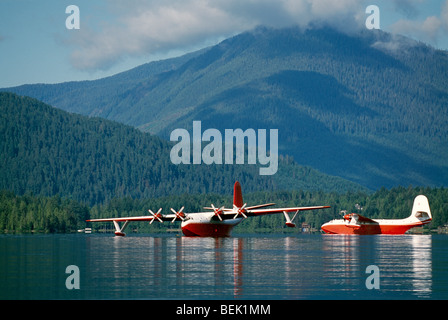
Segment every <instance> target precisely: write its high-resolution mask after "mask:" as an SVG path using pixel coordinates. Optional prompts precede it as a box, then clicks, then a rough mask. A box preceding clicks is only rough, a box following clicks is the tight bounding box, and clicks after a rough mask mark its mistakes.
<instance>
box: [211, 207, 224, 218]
mask: <svg viewBox="0 0 448 320" xmlns="http://www.w3.org/2000/svg"><path fill="white" fill-rule="evenodd" d="M212 209H213V212H214V213H215V216H218V218H219V220H221V221H222V218H221V214H222V212H223V210H224V207H221V208H219V209H217V208H215V206H214V205H213V203H212Z"/></svg>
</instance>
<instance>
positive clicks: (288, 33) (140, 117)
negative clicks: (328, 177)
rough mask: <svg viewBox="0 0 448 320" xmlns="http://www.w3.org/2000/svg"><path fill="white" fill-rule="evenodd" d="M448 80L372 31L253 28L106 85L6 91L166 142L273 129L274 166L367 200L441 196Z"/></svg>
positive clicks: (425, 53)
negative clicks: (197, 130)
mask: <svg viewBox="0 0 448 320" xmlns="http://www.w3.org/2000/svg"><path fill="white" fill-rule="evenodd" d="M149 70H152V71H149ZM446 70H448V55H447V54H446V52H443V51H440V50H434V49H432V48H431V47H428V46H425V45H423V44H420V43H416V42H414V41H411V40H409V39H407V38H403V37H397V36H394V35H390V34H388V33H385V32H382V31H380V30H365V31H359V32H358V31H357V32H353V33H351V34H349V33H344V32H341V31H338V30H337V29H334V28H329V27H322V28H308V29H301V28H299V27H290V28H283V29H275V28H268V27H263V26H260V27H258V28H255V29H253V30H251V31H248V32H244V33H242V34H239V35H236V36H234V37H232V38H229V39H226V40H224V41H222V42H221V43H219V44H217V45H215V46H212V47H210V48H206V49H204V50H202V51H200V52H196V53H192V54H191V55H190V56H183V57H179V58H175V59H170V60H169V61H168V60H166V61H159V62H157V63H152V64H151V65H144V66H142V67H138V68H135V69H133V70H132V71H129V72H128V73H123V74H120V75H117V76H114V77H110V78H108V79H107V81H105V80H104V81H103V80H98V81H91V82H86V83H65V84H58V85H47V86H39V87H37V86H32V85H31V86H23V87H18V88H12V89H10V90H11V91H14V92H17V93H19V94H23V95H29V96H33V97H36V98H38V99H40V100H42V101H44V102H47V103H49V104H51V105H53V106H55V107H58V108H61V109H64V110H68V111H71V112H77V113H82V114H86V115H96V116H101V117H105V118H107V119H112V120H115V121H119V122H123V123H126V124H130V125H133V126H135V127H139V128H140V129H142V130H145V131H149V132H151V133H153V134H157V135H159V136H161V137H163V138H165V139H168V138H169V134H170V132H171V131H173V130H174V129H176V128H185V129H187V130H190V129H191V127H192V123H193V121H194V120H201V121H202V125H203V128H215V129H218V130H225V129H232V128H243V129H245V128H254V129H258V128H262V129H271V128H272V129H278V130H279V150H280V153H281V154H285V155H292V156H293V157H294V158H295V159H296V161H297V162H298V163H300V164H303V165H307V166H311V167H314V168H317V169H319V170H321V171H323V172H326V173H328V174H332V175H337V176H341V177H344V178H346V179H350V180H352V181H355V182H358V183H361V184H363V185H364V186H367V187H369V188H379V187H381V186H386V187H391V186H395V185H408V184H414V185H421V184H423V185H431V186H439V185H446V184H447V181H448V168H447V165H446V163H444V161H443V160H441V159H446V157H447V156H448V143H447V137H448V114H447V111H446V101H447V99H448V89H447V88H448V76H447V74H446ZM204 130H205V129H204Z"/></svg>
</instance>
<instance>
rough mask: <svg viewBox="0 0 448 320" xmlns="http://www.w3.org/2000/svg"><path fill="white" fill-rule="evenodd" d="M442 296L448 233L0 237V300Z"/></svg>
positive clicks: (446, 294) (447, 275)
mask: <svg viewBox="0 0 448 320" xmlns="http://www.w3.org/2000/svg"><path fill="white" fill-rule="evenodd" d="M70 265H74V266H76V267H78V270H79V273H76V272H75V273H71V272H70V271H68V273H66V268H67V266H70ZM369 266H376V267H377V272H375V271H373V273H372V272H371V271H369V272H367V273H366V270H367V268H368V267H369ZM76 275H79V277H78V278H76ZM69 277H70V279H71V280H70V281H71V282H70V283H72V284H75V283H76V279H79V289H71V290H69V289H68V288H67V286H66V280H67V279H68V278H69ZM73 279H75V280H73ZM366 283H368V284H374V283H376V284H378V285H379V289H376V288H375V287H374V288H372V289H368V288H367V286H368V285H366ZM447 298H448V236H446V235H400V236H397V235H395V236H390V235H375V236H356V235H321V234H303V235H293V236H286V235H237V234H235V235H234V236H233V237H230V238H218V239H214V238H187V237H181V236H178V235H136V234H134V235H132V234H131V235H128V236H127V237H114V236H113V235H111V234H107V235H101V234H71V235H1V236H0V299H181V300H188V299H200V300H205V299H214V300H216V299H226V300H227V299H232V300H233V299H246V300H251V299H257V300H264V299H270V300H285V299H286V300H289V299H447Z"/></svg>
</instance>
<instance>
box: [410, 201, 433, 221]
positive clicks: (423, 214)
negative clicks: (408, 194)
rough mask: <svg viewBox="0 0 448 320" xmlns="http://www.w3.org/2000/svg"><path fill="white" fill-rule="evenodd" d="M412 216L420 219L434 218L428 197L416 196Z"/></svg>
mask: <svg viewBox="0 0 448 320" xmlns="http://www.w3.org/2000/svg"><path fill="white" fill-rule="evenodd" d="M411 217H412V218H417V219H418V220H419V221H427V220H432V215H431V209H430V208H429V202H428V198H426V197H425V196H423V195H419V196H417V197H415V199H414V205H413V207H412V213H411Z"/></svg>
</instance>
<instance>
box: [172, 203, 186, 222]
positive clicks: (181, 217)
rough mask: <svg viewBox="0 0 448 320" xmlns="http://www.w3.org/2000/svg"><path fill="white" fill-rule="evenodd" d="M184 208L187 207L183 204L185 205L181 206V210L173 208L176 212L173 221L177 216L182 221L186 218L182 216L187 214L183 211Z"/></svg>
mask: <svg viewBox="0 0 448 320" xmlns="http://www.w3.org/2000/svg"><path fill="white" fill-rule="evenodd" d="M184 208H185V207H184V206H183V207H182V208H180V210H179V211H177V212H176V210H174V209H173V208H171V211H172V212H174V214H175V216H174V219H173V220H172V221H171V223H173V222H174V221H176V219H177V218H179V219H181V220H182V221H184V220H185V218H184V217H183V216H182V215H185V214H184V213H183V210H184Z"/></svg>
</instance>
